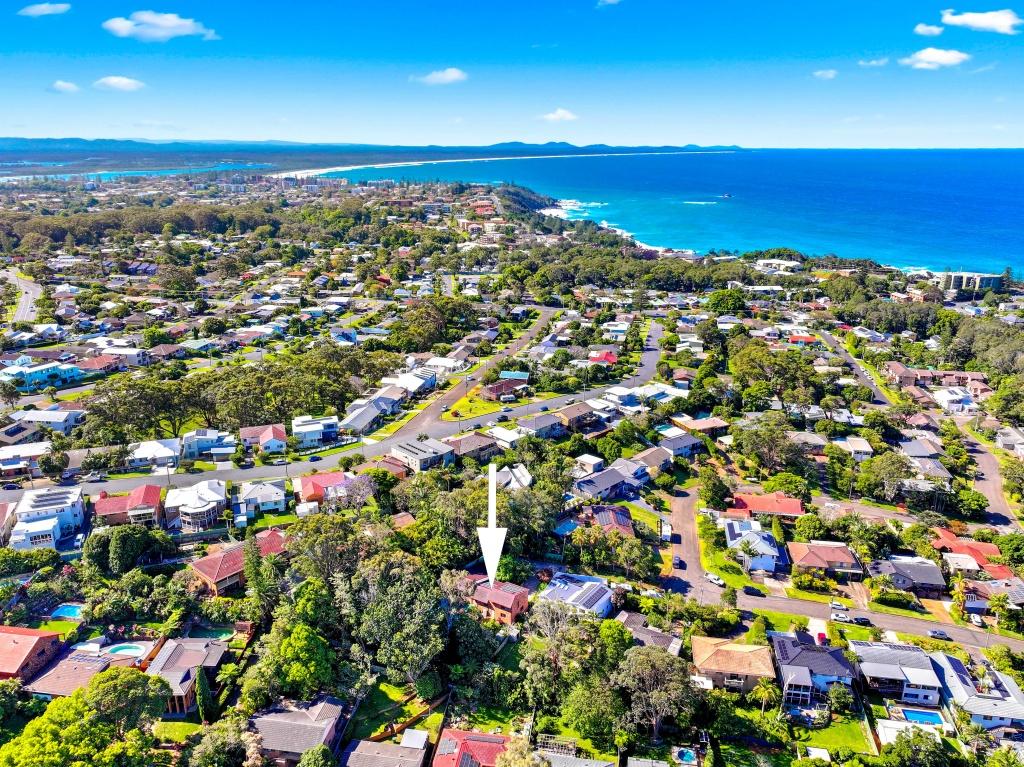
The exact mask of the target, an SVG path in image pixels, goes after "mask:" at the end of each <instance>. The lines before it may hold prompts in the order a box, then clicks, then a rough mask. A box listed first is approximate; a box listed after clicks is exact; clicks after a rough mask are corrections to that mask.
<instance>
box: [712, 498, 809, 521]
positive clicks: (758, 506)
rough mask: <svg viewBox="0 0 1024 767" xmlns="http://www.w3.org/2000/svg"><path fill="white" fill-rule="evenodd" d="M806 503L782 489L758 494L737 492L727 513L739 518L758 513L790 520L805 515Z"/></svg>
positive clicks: (748, 517) (746, 517)
mask: <svg viewBox="0 0 1024 767" xmlns="http://www.w3.org/2000/svg"><path fill="white" fill-rule="evenodd" d="M803 513H804V505H803V503H801V502H800V499H799V498H790V497H789V496H788V495H786V494H785V493H783V492H782V491H776V492H774V493H766V494H763V495H758V494H755V493H736V495H735V496H734V497H733V499H732V506H730V507H729V508H728V509H727V510H726V512H725V514H726V515H727V516H730V517H736V518H738V519H750V518H751V517H753V516H755V515H758V514H767V515H769V516H773V517H782V518H783V519H784V520H786V519H788V520H790V521H792V520H794V519H796V518H797V517H801V516H803Z"/></svg>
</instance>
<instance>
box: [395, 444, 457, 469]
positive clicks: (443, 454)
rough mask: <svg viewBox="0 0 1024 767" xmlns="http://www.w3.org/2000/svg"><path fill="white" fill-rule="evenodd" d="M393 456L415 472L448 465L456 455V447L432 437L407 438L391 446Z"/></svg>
mask: <svg viewBox="0 0 1024 767" xmlns="http://www.w3.org/2000/svg"><path fill="white" fill-rule="evenodd" d="M391 455H392V457H394V458H396V459H398V460H399V461H400V462H401V463H403V464H405V465H406V466H408V467H409V469H410V470H411V471H413V472H414V473H419V472H421V471H426V470H427V469H432V468H434V467H435V466H447V465H449V464H450V463H451V462H452V460H453V459H454V457H455V449H454V448H452V447H451V446H450V445H446V444H445V443H444V442H440V441H438V440H436V439H434V438H432V437H428V438H427V439H424V440H406V441H404V442H400V443H398V444H397V445H395V446H394V447H392V448H391Z"/></svg>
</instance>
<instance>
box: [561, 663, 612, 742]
mask: <svg viewBox="0 0 1024 767" xmlns="http://www.w3.org/2000/svg"><path fill="white" fill-rule="evenodd" d="M624 713H625V710H624V708H623V705H622V699H621V698H620V697H619V695H618V693H617V692H616V691H615V690H613V689H611V688H610V687H609V686H608V685H607V684H605V682H604V680H603V679H587V680H585V681H583V682H580V683H578V684H576V685H575V686H574V687H573V688H572V689H571V690H570V691H569V694H568V695H567V696H566V697H565V702H564V703H563V704H562V720H563V721H564V722H565V723H566V724H567V725H569V726H570V727H572V728H573V729H574V730H576V731H577V732H578V733H579V734H580V735H582V736H583V737H584V738H589V739H590V740H593V741H595V742H597V743H602V744H608V743H611V742H612V740H613V738H614V735H615V725H616V722H617V721H618V720H619V718H620V717H621V716H622V715H623V714H624Z"/></svg>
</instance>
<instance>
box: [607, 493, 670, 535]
mask: <svg viewBox="0 0 1024 767" xmlns="http://www.w3.org/2000/svg"><path fill="white" fill-rule="evenodd" d="M616 506H625V507H626V508H627V509H629V513H630V515H631V516H632V517H633V521H634V522H643V523H644V524H645V525H647V526H648V527H649V528H651V530H652V531H653V532H654V534H655V535H661V517H659V516H658V515H657V514H655V513H654V512H653V511H648V510H647V509H645V508H643V507H642V506H639V505H637V504H635V503H632V502H630V501H622V502H619V503H617V504H616Z"/></svg>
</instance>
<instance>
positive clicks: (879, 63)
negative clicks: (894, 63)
mask: <svg viewBox="0 0 1024 767" xmlns="http://www.w3.org/2000/svg"><path fill="white" fill-rule="evenodd" d="M888 63H889V57H888V56H883V57H882V58H880V59H861V60H860V61H858V62H857V66H861V67H884V66H885V65H886V64H888Z"/></svg>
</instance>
